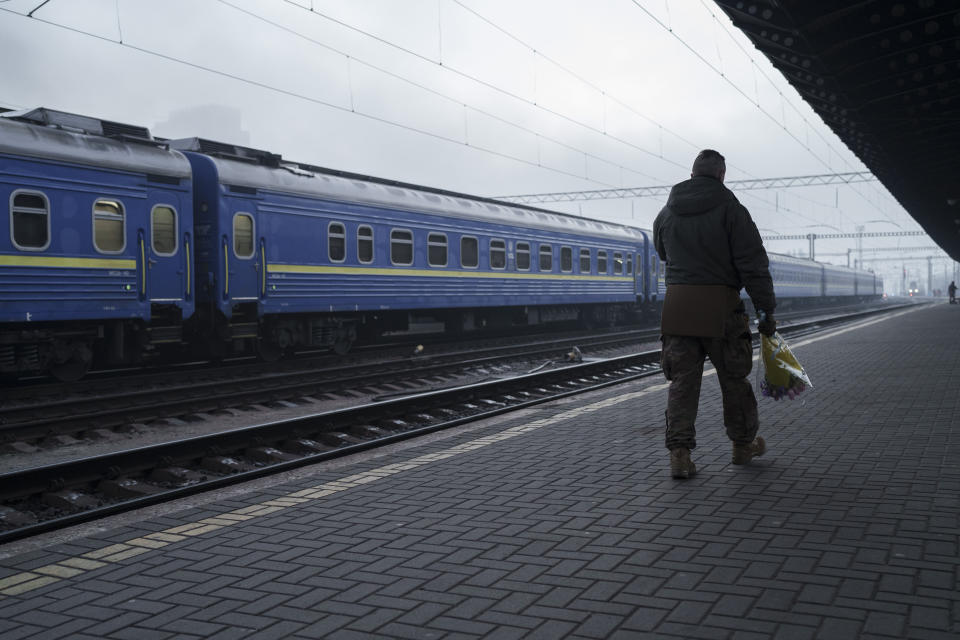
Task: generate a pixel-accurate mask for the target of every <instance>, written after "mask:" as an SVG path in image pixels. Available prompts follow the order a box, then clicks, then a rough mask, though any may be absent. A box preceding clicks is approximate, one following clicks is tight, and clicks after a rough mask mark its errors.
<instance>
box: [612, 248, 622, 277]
mask: <svg viewBox="0 0 960 640" xmlns="http://www.w3.org/2000/svg"><path fill="white" fill-rule="evenodd" d="M613 275H615V276H622V275H623V254H622V253H620V252H619V251H614V252H613Z"/></svg>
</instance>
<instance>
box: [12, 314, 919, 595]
mask: <svg viewBox="0 0 960 640" xmlns="http://www.w3.org/2000/svg"><path fill="white" fill-rule="evenodd" d="M915 310H916V309H910V310H908V311H902V312H899V313H896V314H891V315H889V316H884V317H882V318H876V319H873V320H867V321H864V322H860V323H857V324H856V325H854V326H850V327H846V328H844V329H839V330H837V331H832V332H830V333H828V334H824V335H820V336H816V337H813V338H808V339H806V340H802V341H799V342H796V343H793V344H791V345H790V346H791V348H792V349H796V348H798V347H802V346H804V345H807V344H810V343H812V342H818V341H820V340H825V339H827V338H831V337H833V336H836V335H840V334H842V333H847V332H848V331H854V330H856V329H859V328H861V327H865V326H869V325H871V324H875V323H877V322H883V321H885V320H890V319H892V318H895V317H898V316H901V315H903V314H905V313H911V312H913V311H915ZM713 373H714V370H712V369H710V370H708V371H705V372H704V375H711V374H713ZM668 386H669V383H661V384H656V385H653V386H649V387H646V388H645V389H642V390H640V391H634V392H632V393H625V394H623V395H619V396H616V397H612V398H607V399H605V400H601V401H599V402H595V403H592V404H588V405H584V406H581V407H576V408H574V409H569V410H567V411H563V412H561V413H558V414H556V415H553V416H549V417H546V418H541V419H539V420H534V421H532V422H529V423H527V424H523V425H519V426H516V427H510V428H508V429H505V430H503V431H501V432H499V433H494V434H491V435H488V436H484V437H482V438H477V439H476V440H471V441H469V442H464V443H462V444H458V445H456V446H453V447H450V448H448V449H443V450H441V451H436V452H434V453H428V454H425V455H422V456H419V457H416V458H413V459H411V460H408V461H406V462H397V463H394V464H389V465H386V466H383V467H378V468H376V469H372V470H370V471H363V472H360V473H355V474H353V475H351V476H346V477H345V478H341V479H339V480H333V481H330V482H325V483H323V484H321V485H317V486H315V487H308V488H306V489H300V490H298V491H294V492H293V493H289V494H287V495H285V496H281V497H278V498H272V499H270V500H266V501H264V502H260V503H258V504H254V505H250V506H247V507H243V508H242V509H235V510H233V511H228V512H227V513H221V514H219V515H216V516H213V517H209V518H204V519H203V520H197V521H196V522H190V523H187V524H183V525H179V526H176V527H172V528H170V529H165V530H163V531H158V532H156V533H151V534H149V535H146V536H142V537H139V538H132V539H130V540H127V541H126V542H120V543H117V544H113V545H110V546H108V547H104V548H102V549H97V550H95V551H89V552H87V553H84V554H82V555H80V556H75V557H71V558H66V559H65V560H60V561H59V562H55V563H52V564H48V565H44V566H42V567H38V568H36V569H32V570H30V571H23V572H21V573H15V574H13V575H10V576H7V577H6V578H0V599H2V597H4V596H18V595H21V594H24V593H27V592H29V591H33V590H35V589H39V588H40V587H43V586H46V585H48V584H51V583H54V582H57V581H59V580H63V579H66V578H73V577H76V576H79V575H81V574H83V573H85V572H87V571H92V570H94V569H99V568H100V567H103V566H106V565H108V564H113V563H117V562H121V561H123V560H127V559H128V558H133V557H134V556H138V555H141V554H144V553H148V552H150V551H153V550H155V549H160V548H163V547H165V546H167V545H169V544H172V543H174V542H179V541H181V540H185V539H187V538H190V537H194V536H199V535H203V534H205V533H209V532H211V531H216V530H218V529H223V528H224V527H230V526H233V525H236V524H239V523H241V522H246V521H247V520H250V519H252V518H257V517H259V516H265V515H269V514H272V513H276V512H278V511H282V510H284V509H288V508H290V507H296V506H298V505H301V504H304V503H306V502H310V501H312V500H319V499H321V498H326V497H327V496H331V495H334V494H337V493H340V492H342V491H346V490H348V489H352V488H354V487H359V486H360V485H364V484H367V483H370V482H375V481H377V480H381V479H383V478H387V477H389V476H392V475H394V474H397V473H401V472H404V471H410V470H412V469H417V468H419V467H423V466H426V465H429V464H432V463H434V462H439V461H441V460H446V459H448V458H452V457H455V456H458V455H461V454H464V453H469V452H471V451H476V450H477V449H482V448H483V447H487V446H490V445H492V444H495V443H497V442H501V441H503V440H509V439H510V438H516V437H517V436H522V435H524V434H527V433H530V432H531V431H536V430H537V429H542V428H543V427H546V426H549V425H552V424H556V423H558V422H561V421H564V420H570V419H573V418H577V417H579V416H582V415H584V414H587V413H593V412H594V411H601V410H603V409H608V408H610V407H613V406H616V405H618V404H622V403H624V402H630V401H632V400H635V399H637V398H640V397H642V396H644V395H647V394H650V393H654V392H657V391H662V390H664V389H666V388H667V387H668Z"/></svg>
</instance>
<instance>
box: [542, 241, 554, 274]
mask: <svg viewBox="0 0 960 640" xmlns="http://www.w3.org/2000/svg"><path fill="white" fill-rule="evenodd" d="M540 271H553V247H551V246H550V245H548V244H542V245H540Z"/></svg>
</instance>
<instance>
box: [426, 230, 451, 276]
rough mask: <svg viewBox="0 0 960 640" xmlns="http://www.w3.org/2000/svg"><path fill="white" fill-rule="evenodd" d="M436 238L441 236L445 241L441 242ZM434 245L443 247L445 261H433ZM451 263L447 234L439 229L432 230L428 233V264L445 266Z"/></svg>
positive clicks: (430, 265)
mask: <svg viewBox="0 0 960 640" xmlns="http://www.w3.org/2000/svg"><path fill="white" fill-rule="evenodd" d="M435 238H440V239H441V240H442V241H443V242H439V241H437V240H435ZM434 247H443V262H434V261H433V248H434ZM449 263H450V243H449V241H448V240H447V234H445V233H440V232H439V231H431V232H429V233H427V266H429V267H445V266H447V265H448V264H449Z"/></svg>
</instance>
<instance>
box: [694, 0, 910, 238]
mask: <svg viewBox="0 0 960 640" xmlns="http://www.w3.org/2000/svg"><path fill="white" fill-rule="evenodd" d="M700 4H701V6H703V8H704V9H705V10H706V11H707V13H709V14H710V17H711V18H712V19H713V21H714V22H715V23H716V24H717V25H719V26H720V28H721V29H722V30H723V32H724V33H725V34H726V35H727V37H728V38H729V39H730V41H731V42H733V43H734V45H736V47H737V48H738V49H739V50H740V52H741V53H742V54H743V55H744V56H746V57H747V59H749V60H750V63H751V65H752V67H753V69H754V70H755V71H759V72H760V75H762V76H763V78H764V79H765V80H766V81H767V83H768V84H770V86H772V87H773V88H774V89H775V90H776V91H777V93H779V94H780V98H781V105H783V104H787V105H789V106H790V109H792V110H793V112H794V113H796V114H797V116H798V117H799V118H800V119H801V120H802V121H803V123H804V125H806V126H805V128H804V132H805V133H806V134H807V135H809V132H810V131H813V133H814V135H815V136H817V137H818V138H820V140H821V141H822V142H823V143H824V145H826V147H827V149H828V150H830V151H833V154H834V155H835V156H836V157H837V159H838V160H840V162H842V163H843V164H845V165H846V166H847V167H850V168H852V167H853V166H854V165H852V164H851V163H850V162H849V161H848V160H847V159H846V158H845V157H844V155H843V154H842V153H840V152H839V151H837V150H835V149H834V148H833V145H832V144H831V143H830V141H829V140H828V139H827V138H826V137H825V136H824V135H823V133H822V132H821V131H819V130H818V129H817V128H816V127H814V126H813V125H812V124H811V123H810V121H809V120H807V118H806V116H805V115H804V114H803V113H802V112H801V111H800V109H799V108H797V106H796V105H794V104H793V101H791V100H789V99H787V97H786V96H784V95H783V92H782V91H781V90H780V88H779V87H778V86H777V84H776V83H775V82H774V81H773V79H771V78H770V76H768V75H767V73H766V72H765V71H764V70H763V69H762V68H761V67H760V65H758V64H757V62H756V61H755V60H754V59H753V56H751V55H750V53H749V52H748V51H747V50H746V49H745V48H744V46H743V44H742V43H741V42H740V41H739V40H738V39H737V38H736V37H734V35H733V34H732V33H730V30H729V29H727V26H726V25H725V24H723V22H722V21H721V20H720V19H719V18H718V17H717V15H716V14H715V13H714V12H713V10H712V9H711V8H710V7H709V6H707V4H706V2H705V0H700ZM754 81H756V76H754ZM748 99H749V98H748ZM755 103H756V104H757V105H759V100H757V101H756V102H755ZM807 146H808V148H809V143H807ZM828 166H829V164H828ZM868 187H869V188H872V189H873V190H874V191H875V192H876V193H878V194H880V193H881V192H880V191H879V190H878V189H877V188H876V187H875V186H873V185H868ZM850 188H851V189H852V190H853V191H854V192H855V193H857V194H858V195H859V196H860V197H861V198H863V199H864V200H867V198H866V196H864V195H863V194H862V193H860V191H859V189H857V188H856V187H854V186H851V187H850ZM887 197H892V196H890V194H889V193H888V194H887ZM867 202H868V203H869V200H867ZM870 204H872V203H870ZM881 213H882V214H883V215H884V217H886V218H887V219H889V216H887V214H886V212H883V211H881Z"/></svg>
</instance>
